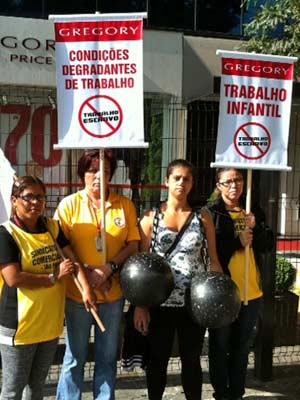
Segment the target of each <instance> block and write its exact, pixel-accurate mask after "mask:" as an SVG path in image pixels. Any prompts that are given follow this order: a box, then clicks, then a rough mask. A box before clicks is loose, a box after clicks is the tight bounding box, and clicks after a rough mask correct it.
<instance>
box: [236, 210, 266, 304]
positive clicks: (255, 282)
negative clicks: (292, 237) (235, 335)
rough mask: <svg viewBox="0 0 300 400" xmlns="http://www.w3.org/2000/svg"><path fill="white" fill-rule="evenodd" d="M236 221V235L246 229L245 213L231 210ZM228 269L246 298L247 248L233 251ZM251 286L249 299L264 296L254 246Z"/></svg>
mask: <svg viewBox="0 0 300 400" xmlns="http://www.w3.org/2000/svg"><path fill="white" fill-rule="evenodd" d="M229 214H230V217H231V218H232V220H233V223H234V230H235V234H236V236H238V234H239V233H240V232H241V231H243V230H244V229H245V220H244V214H243V213H242V212H235V211H231V212H229ZM228 269H229V271H230V275H231V279H232V280H233V281H234V282H235V283H236V285H237V286H238V288H239V290H240V295H241V300H242V301H244V300H245V250H244V249H240V250H237V251H235V252H234V253H233V255H232V256H231V259H230V261H229V265H228ZM248 282H249V286H248V300H254V299H257V298H259V297H261V296H262V290H261V287H260V273H259V270H258V267H257V265H256V262H255V257H254V252H253V248H252V247H250V249H249V281H248Z"/></svg>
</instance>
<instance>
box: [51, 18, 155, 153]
mask: <svg viewBox="0 0 300 400" xmlns="http://www.w3.org/2000/svg"><path fill="white" fill-rule="evenodd" d="M145 15H146V14H144V13H138V14H95V15H81V16H80V15H62V16H58V15H53V16H50V17H49V18H51V19H54V26H55V40H56V71H57V102H58V145H56V146H55V147H58V148H107V147H109V148H113V147H147V144H146V143H144V120H143V17H144V16H145Z"/></svg>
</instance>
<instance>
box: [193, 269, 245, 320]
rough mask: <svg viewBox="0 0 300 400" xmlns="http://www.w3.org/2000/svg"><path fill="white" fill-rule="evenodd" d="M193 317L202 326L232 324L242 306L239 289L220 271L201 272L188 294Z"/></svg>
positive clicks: (194, 278)
mask: <svg viewBox="0 0 300 400" xmlns="http://www.w3.org/2000/svg"><path fill="white" fill-rule="evenodd" d="M187 301H188V303H189V308H190V310H191V313H192V316H193V319H194V320H195V321H196V322H197V323H198V324H199V325H201V326H203V327H208V328H220V327H222V326H226V325H229V324H231V323H232V322H233V321H234V320H235V319H236V318H237V316H238V313H239V311H240V307H241V300H240V293H239V289H238V287H237V286H236V284H235V283H234V282H233V280H232V279H231V278H230V277H229V276H228V275H225V274H222V273H220V272H212V271H209V272H201V273H199V274H197V275H196V276H194V277H193V278H192V281H191V287H190V293H189V296H188V300H187Z"/></svg>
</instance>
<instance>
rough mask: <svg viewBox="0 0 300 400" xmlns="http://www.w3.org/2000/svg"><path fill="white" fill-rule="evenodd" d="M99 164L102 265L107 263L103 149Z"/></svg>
mask: <svg viewBox="0 0 300 400" xmlns="http://www.w3.org/2000/svg"><path fill="white" fill-rule="evenodd" d="M99 163H100V211H101V243H102V257H103V258H102V265H105V264H106V262H107V242H106V220H105V200H106V190H107V189H106V187H105V152H104V149H100V150H99Z"/></svg>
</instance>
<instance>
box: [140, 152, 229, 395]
mask: <svg viewBox="0 0 300 400" xmlns="http://www.w3.org/2000/svg"><path fill="white" fill-rule="evenodd" d="M194 180H195V178H194V167H193V166H192V164H190V163H189V162H187V161H185V160H181V159H180V160H174V161H172V162H171V163H170V164H169V165H168V168H167V177H166V181H165V184H166V186H167V187H168V200H167V201H166V202H165V203H163V204H162V205H161V207H160V210H159V212H158V215H157V214H156V213H155V211H153V210H151V211H148V212H146V213H145V215H144V216H143V218H142V219H141V223H140V228H141V237H142V249H141V250H142V251H149V248H150V244H151V238H152V239H153V227H154V226H155V228H156V229H155V240H154V246H153V251H154V252H155V253H157V254H159V255H161V256H164V255H165V254H166V252H167V251H168V249H169V248H170V246H171V245H172V243H173V242H174V241H175V239H176V236H177V234H178V232H179V231H180V230H181V228H182V227H183V226H184V225H185V222H186V221H187V220H188V219H190V223H189V224H188V225H187V226H186V229H185V230H184V233H183V234H182V236H181V238H180V240H179V241H178V243H177V245H176V247H175V248H174V249H173V250H172V251H171V252H170V254H168V255H167V256H166V258H167V261H168V262H169V264H170V266H171V269H172V272H173V275H174V280H175V288H174V290H173V291H172V293H171V295H170V297H169V298H168V299H167V300H166V301H165V302H164V303H163V304H162V305H161V306H159V307H153V308H151V309H149V310H148V309H145V308H141V307H136V309H135V314H134V324H135V328H136V329H137V330H138V331H140V332H148V338H149V346H150V349H149V359H148V362H147V367H146V377H147V389H148V397H149V399H150V400H160V399H162V396H163V393H164V390H165V385H166V377H167V366H168V361H169V358H170V355H171V351H172V345H173V341H174V335H175V332H177V335H178V343H179V352H180V358H181V364H182V373H181V378H182V386H183V389H184V393H185V396H186V398H187V399H188V400H199V399H201V391H202V370H201V365H200V356H201V351H202V344H203V338H204V334H205V328H203V327H200V326H199V325H197V324H196V323H195V322H194V321H193V320H192V319H191V317H190V315H189V312H188V310H187V309H186V307H185V294H186V289H187V288H188V287H189V285H190V281H191V278H192V276H193V275H194V274H196V273H197V271H202V270H203V269H204V265H203V263H202V260H201V250H202V247H203V246H204V240H203V239H204V235H203V231H204V232H205V235H206V238H207V241H208V252H209V256H210V263H211V270H213V271H220V272H221V271H222V268H221V266H220V264H219V261H218V258H217V254H216V248H215V231H214V226H213V223H212V220H211V218H210V215H209V214H208V213H204V212H201V213H196V212H193V210H192V207H191V206H190V204H189V201H188V196H189V194H190V192H191V190H192V188H193V185H194ZM156 218H158V220H156ZM202 226H203V228H204V229H202Z"/></svg>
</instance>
